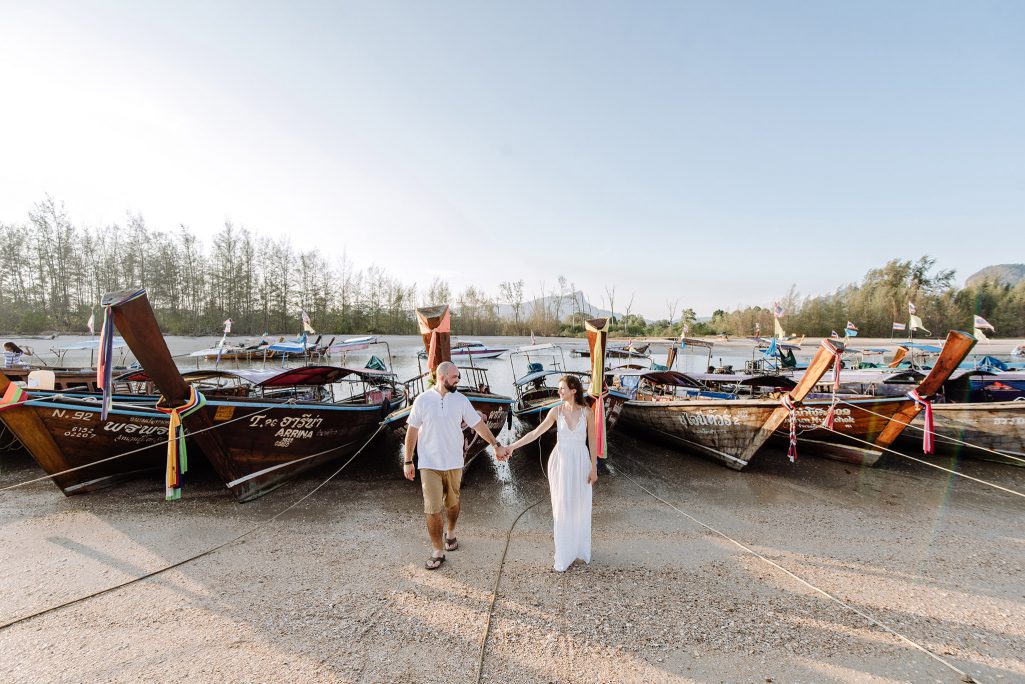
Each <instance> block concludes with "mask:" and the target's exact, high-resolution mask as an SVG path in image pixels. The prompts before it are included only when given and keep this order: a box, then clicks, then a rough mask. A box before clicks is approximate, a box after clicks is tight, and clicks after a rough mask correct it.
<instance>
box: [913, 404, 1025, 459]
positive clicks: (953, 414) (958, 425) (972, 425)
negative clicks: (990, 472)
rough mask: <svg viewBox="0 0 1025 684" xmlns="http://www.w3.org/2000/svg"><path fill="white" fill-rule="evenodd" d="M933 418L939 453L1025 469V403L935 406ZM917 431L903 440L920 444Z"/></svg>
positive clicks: (920, 422) (922, 426)
mask: <svg viewBox="0 0 1025 684" xmlns="http://www.w3.org/2000/svg"><path fill="white" fill-rule="evenodd" d="M932 418H933V427H932V429H933V433H934V435H935V439H934V441H933V444H934V445H935V448H936V450H937V451H938V452H940V453H948V454H956V455H961V456H970V457H972V458H977V459H981V460H984V461H993V462H994V463H1003V464H1006V465H1015V466H1019V467H1022V466H1025V400H1016V401H991V402H973V403H965V404H952V403H943V404H933V407H932ZM914 427H917V428H920V430H919V429H911V430H908V431H907V432H905V433H904V436H903V439H904V440H915V441H921V435H922V432H921V430H924V429H925V427H926V426H925V425H924V424H923V422H922V421H918V422H916V424H915V426H914Z"/></svg>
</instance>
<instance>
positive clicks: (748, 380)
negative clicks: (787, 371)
mask: <svg viewBox="0 0 1025 684" xmlns="http://www.w3.org/2000/svg"><path fill="white" fill-rule="evenodd" d="M689 377H691V378H693V379H694V380H697V381H699V382H703V383H705V384H706V385H708V384H720V385H743V386H744V387H785V388H787V389H793V388H794V387H797V383H796V382H794V379H793V378H791V377H789V376H786V375H741V374H740V373H690V374H689Z"/></svg>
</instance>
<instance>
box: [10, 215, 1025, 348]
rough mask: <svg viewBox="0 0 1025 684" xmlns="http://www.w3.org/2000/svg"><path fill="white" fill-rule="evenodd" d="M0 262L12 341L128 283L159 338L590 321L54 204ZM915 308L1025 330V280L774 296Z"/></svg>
mask: <svg viewBox="0 0 1025 684" xmlns="http://www.w3.org/2000/svg"><path fill="white" fill-rule="evenodd" d="M0 255H2V257H3V259H4V263H5V264H6V266H7V267H6V268H5V269H3V270H2V271H0V330H2V331H5V332H8V333H20V334H38V333H42V332H58V333H84V332H87V328H86V321H87V320H88V318H89V316H90V314H91V313H95V314H96V327H97V328H98V327H99V323H100V321H101V320H102V312H100V310H99V307H98V304H99V301H100V297H101V296H102V295H103V294H105V293H107V292H113V291H117V290H122V289H126V288H128V287H135V286H143V287H145V288H146V290H147V292H148V294H149V299H150V302H151V303H152V305H153V308H154V310H155V311H156V314H157V320H158V321H159V323H160V325H161V328H162V329H163V330H164V332H165V333H168V334H176V335H203V334H205V335H210V334H216V333H219V332H220V330H221V328H222V322H223V321H224V320H225V319H228V318H231V319H232V321H233V327H232V332H233V334H237V335H259V334H262V333H264V332H272V333H275V334H277V333H287V332H290V331H296V332H297V331H298V330H299V329H300V328H301V315H302V312H303V311H305V312H306V313H307V314H308V315H309V317H310V319H311V320H312V322H313V324H314V326H315V327H316V328H317V329H318V330H325V331H332V332H343V333H344V332H352V333H373V334H414V333H416V332H417V325H416V318H415V315H414V313H413V310H414V309H415V308H416V307H417V306H423V305H428V304H437V303H443V302H446V303H450V304H451V305H452V307H453V330H455V331H456V332H457V333H458V334H461V335H527V334H529V333H531V332H534V333H536V334H537V335H540V336H556V335H561V336H579V335H582V334H583V332H584V320H586V319H587V318H589V317H591V316H593V315H594V312H593V310H591V306H590V305H589V304H588V303H587V302H586V301H585V300H584V297H583V296H582V294H581V293H580V291H579V290H578V289H577V288H576V287H575V285H574V284H573V283H571V282H569V281H568V280H567V279H566V278H565V277H562V276H559V277H558V279H557V280H556V281H555V282H554V283H551V284H550V285H549V284H546V283H540V284H539V285H538V288H537V290H535V291H534V292H532V293H529V294H528V292H527V291H526V283H525V282H524V281H523V280H517V281H506V282H503V283H501V284H500V286H499V289H498V292H497V293H495V294H491V293H488V292H485V291H484V290H483V289H481V288H479V287H477V286H474V285H470V286H468V287H466V288H465V289H464V290H463V291H462V292H458V293H453V292H452V291H451V290H450V288H449V285H448V283H447V282H446V281H444V280H442V279H439V278H436V279H435V280H433V281H432V282H430V283H427V284H425V285H420V284H417V283H412V284H410V283H404V282H402V281H400V280H398V279H397V278H395V277H394V276H392V275H390V274H389V273H388V272H387V271H385V270H384V269H383V268H381V267H379V266H370V267H368V268H365V269H364V268H358V267H356V266H355V265H353V264H352V262H351V261H350V260H349V259H348V258H347V257H346V256H345V255H344V254H343V255H341V256H339V257H337V258H335V259H334V260H332V261H329V260H327V259H326V258H325V257H324V255H322V254H321V253H320V252H318V251H316V250H309V251H302V250H297V249H295V248H294V247H293V246H292V245H291V243H290V242H289V240H288V238H287V237H279V238H269V237H266V236H260V235H255V234H253V233H251V232H250V231H249V230H247V229H246V228H244V227H240V226H236V225H234V224H232V223H231V222H226V223H225V224H224V226H223V227H222V228H221V229H220V230H219V231H218V232H217V233H216V234H214V235H213V237H212V239H211V241H210V244H209V246H207V245H206V244H204V243H203V242H202V241H200V240H199V239H198V238H197V236H196V234H195V233H194V232H193V231H192V230H190V229H189V228H187V227H185V226H180V227H179V228H178V229H176V230H173V231H161V230H153V229H151V228H149V227H148V226H147V225H146V222H145V220H144V219H143V217H142V216H140V215H129V216H128V218H127V220H126V222H125V223H124V224H123V225H122V224H113V225H109V226H106V227H103V228H102V229H98V228H87V227H80V226H74V225H72V223H71V221H70V220H69V218H68V216H67V213H66V212H65V210H64V208H63V206H62V205H61V204H60V203H58V202H56V201H54V200H53V199H52V198H49V197H48V198H46V199H45V200H44V201H42V202H40V203H38V204H36V205H35V206H34V207H33V208H32V210H31V211H29V213H28V220H27V222H25V223H21V224H16V223H12V224H3V223H0ZM599 299H600V300H601V302H602V305H603V308H605V309H606V310H613V311H616V312H617V315H616V316H615V317H614V318H613V322H612V334H613V335H614V336H617V337H631V336H633V337H637V336H676V335H679V334H681V332H682V331H683V330H684V329H686V330H687V331H688V334H691V335H703V334H724V333H725V334H729V335H735V336H749V335H753V334H755V333H756V331H759V330H760V331H761V333H762V334H764V335H771V334H772V331H773V312H772V307H760V306H752V307H743V308H738V309H735V310H732V311H725V310H721V309H720V310H717V311H716V312H715V313H714V315H713V317H712V319H711V320H708V321H702V322H699V321H698V320H697V316H696V315H695V312H694V310H693V309H692V308H686V307H684V306H682V305H681V298H680V297H673V298H670V299H668V300H667V301H666V310H665V313H666V315H665V317H663V318H661V319H659V320H656V321H651V320H646V319H645V318H644V317H643V316H641V315H639V314H637V313H635V312H634V311H633V300H634V295H633V293H631V294H630V295H629V297H627V296H625V295H624V294H623V293H620V294H618V295H617V291H616V287H615V286H606V287H605V290H604V292H603V293H600V295H599ZM909 301H910V302H913V303H914V304H915V306H916V307H917V309H918V314H919V315H920V316H921V317H922V319H923V322H924V324H925V326H926V327H927V328H929V329H930V330H931V331H932V332H933V333H935V334H937V335H942V334H944V333H945V332H946V331H947V330H948V329H951V328H957V329H966V330H970V329H971V327H972V317H973V315H975V314H979V315H982V316H983V317H985V318H986V319H987V320H988V321H989V322H990V323H992V324H993V326H994V327H995V328H996V331H997V334H998V336H1000V337H1022V336H1025V283H1018V284H1017V285H1015V286H1013V287H1012V286H1007V285H1002V284H999V283H995V282H986V283H983V284H981V285H977V286H974V287H969V288H963V289H958V288H956V287H955V286H954V271H952V270H937V269H936V264H935V260H934V259H933V258H931V257H928V256H925V257H922V258H920V259H918V260H917V261H903V260H892V261H890V262H888V263H887V264H885V265H884V266H882V267H880V268H876V269H872V270H870V271H869V272H868V273H867V274H866V276H865V277H864V279H863V280H862V281H861V282H860V283H857V284H849V285H844V286H842V287H840V288H838V289H837V290H836V291H834V292H831V293H828V294H825V295H818V296H809V297H804V298H802V297H801V296H800V295H799V294H798V292H797V290H796V286H792V287H791V288H790V289H789V291H788V292H786V293H785V294H783V295H782V296H781V297H779V299H778V303H779V305H780V306H781V307H782V308H783V310H784V316H783V318H782V322H783V325H784V327H785V328H786V330H787V331H788V332H791V331H792V332H795V333H797V334H807V335H811V336H828V335H829V334H830V332H831V331H833V330H836V331H837V332H839V333H840V334H843V328H844V326H845V325H846V323H847V322H848V321H851V322H852V323H854V324H855V325H856V326H857V328H858V330H859V334H861V335H862V336H873V337H888V336H890V334H891V331H892V324H893V322H907V320H908V316H907V303H908V302H909ZM918 334H922V333H921V332H919V333H918ZM901 335H902V334H901V333H898V334H897V336H901Z"/></svg>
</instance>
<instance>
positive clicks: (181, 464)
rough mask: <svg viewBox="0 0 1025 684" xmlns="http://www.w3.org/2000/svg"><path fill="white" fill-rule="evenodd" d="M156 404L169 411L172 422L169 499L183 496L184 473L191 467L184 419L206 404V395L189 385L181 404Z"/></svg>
mask: <svg viewBox="0 0 1025 684" xmlns="http://www.w3.org/2000/svg"><path fill="white" fill-rule="evenodd" d="M162 401H164V399H163V398H161V399H160V401H158V402H157V404H156V409H157V410H158V411H160V412H161V413H167V414H169V415H170V417H171V422H170V424H169V425H168V427H167V472H166V474H165V476H164V485H165V488H166V489H165V492H164V494H165V498H166V499H167V500H168V501H172V500H174V499H180V498H181V496H182V475H183V474H184V473H185V472H186V471H187V470H188V469H189V459H188V453H187V451H186V449H185V428H184V426H183V425H182V419H183V418H185V417H187V416H189V415H191V414H193V413H195V412H196V411H198V410H199V409H201V408H203V406H205V405H206V397H204V396H203V393H202V392H200V391H199V390H197V389H196V388H195V387H191V386H190V387H189V398H188V400H186V402H185V403H184V404H182V405H181V406H174V407H167V406H161V405H160V402H162Z"/></svg>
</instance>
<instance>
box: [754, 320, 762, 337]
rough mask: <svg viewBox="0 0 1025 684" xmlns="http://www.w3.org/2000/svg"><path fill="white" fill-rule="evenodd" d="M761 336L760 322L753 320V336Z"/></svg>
mask: <svg viewBox="0 0 1025 684" xmlns="http://www.w3.org/2000/svg"><path fill="white" fill-rule="evenodd" d="M761 336H762V324H761V323H759V322H758V321H755V337H761Z"/></svg>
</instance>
